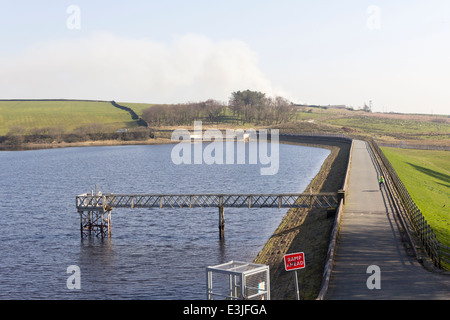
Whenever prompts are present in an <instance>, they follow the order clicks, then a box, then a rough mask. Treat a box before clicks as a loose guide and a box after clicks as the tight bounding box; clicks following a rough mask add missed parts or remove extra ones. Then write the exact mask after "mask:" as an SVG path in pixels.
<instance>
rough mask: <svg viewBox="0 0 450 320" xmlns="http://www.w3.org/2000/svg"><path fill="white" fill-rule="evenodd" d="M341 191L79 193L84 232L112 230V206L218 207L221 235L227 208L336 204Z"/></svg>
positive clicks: (331, 205)
mask: <svg viewBox="0 0 450 320" xmlns="http://www.w3.org/2000/svg"><path fill="white" fill-rule="evenodd" d="M339 198H340V197H339V195H338V193H319V194H307V193H297V194H296V193H291V194H112V193H107V194H102V193H97V194H93V193H91V194H89V193H85V194H82V195H79V196H77V197H76V207H77V210H78V212H79V214H80V219H81V223H80V225H81V236H82V237H85V236H88V235H91V233H92V232H93V233H94V234H95V235H96V236H100V237H106V236H109V235H110V234H111V210H112V209H113V208H211V207H216V208H219V231H220V237H221V238H222V237H223V234H224V226H225V219H224V208H249V209H250V208H333V207H337V206H338V201H339V200H340V199H339Z"/></svg>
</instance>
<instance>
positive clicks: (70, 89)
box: [0, 0, 450, 114]
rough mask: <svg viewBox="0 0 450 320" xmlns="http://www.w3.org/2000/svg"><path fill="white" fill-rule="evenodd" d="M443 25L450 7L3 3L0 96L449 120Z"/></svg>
mask: <svg viewBox="0 0 450 320" xmlns="http://www.w3.org/2000/svg"><path fill="white" fill-rule="evenodd" d="M71 5H75V6H77V8H78V9H79V16H78V15H76V11H69V12H68V8H69V7H70V6H71ZM449 22H450V1H448V0H428V1H407V0H404V1H402V0H397V1H392V0H391V1H386V0H385V1H376V0H373V1H365V0H341V1H331V0H328V1H325V0H316V1H299V0H297V1H294V0H277V1H268V0H259V1H253V0H240V1H235V0H227V1H213V0H208V1H207V0H195V1H175V0H171V1H167V0H164V1H161V0H158V1H153V0H151V1H138V0H129V1H95V0H94V1H92V0H91V1H84V0H79V1H77V0H71V1H55V0H53V1H50V0H44V1H25V0H17V1H0V43H1V46H0V74H1V77H0V99H9V98H30V99H31V98H73V99H105V100H116V101H124V102H148V103H177V102H188V101H199V100H206V99H209V98H212V99H217V100H221V101H227V100H228V98H229V97H230V95H231V92H233V91H236V90H246V89H251V90H258V91H262V92H265V93H267V94H269V95H275V94H278V95H282V96H284V97H286V98H288V99H291V100H292V101H294V102H296V103H309V104H321V105H328V104H346V105H348V106H353V107H354V108H358V107H362V106H363V104H364V103H367V104H368V103H369V101H370V100H371V101H372V104H373V109H374V111H395V112H403V113H433V114H439V113H440V114H450V112H449V111H450V103H449V101H450V99H449V98H450V24H449ZM68 25H69V26H68ZM73 27H75V28H73ZM78 27H79V28H78Z"/></svg>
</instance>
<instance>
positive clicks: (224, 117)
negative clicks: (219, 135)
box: [142, 90, 295, 127]
mask: <svg viewBox="0 0 450 320" xmlns="http://www.w3.org/2000/svg"><path fill="white" fill-rule="evenodd" d="M294 114H295V105H294V104H293V103H292V102H290V101H288V100H287V99H285V98H283V97H280V96H277V97H275V98H271V97H267V96H266V94H265V93H262V92H258V91H251V90H246V91H236V92H233V93H232V95H231V97H230V99H229V102H228V104H225V103H222V102H219V101H216V100H213V99H209V100H206V101H202V102H193V103H184V104H173V105H155V106H152V107H150V108H147V109H145V110H143V115H142V118H143V119H144V120H145V121H146V122H147V124H148V125H149V126H150V127H152V126H176V125H191V124H192V123H193V121H196V120H202V121H205V122H209V123H215V124H219V123H232V124H246V123H254V124H264V125H273V124H281V123H284V122H288V121H290V120H292V118H293V116H294Z"/></svg>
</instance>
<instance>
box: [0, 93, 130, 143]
mask: <svg viewBox="0 0 450 320" xmlns="http://www.w3.org/2000/svg"><path fill="white" fill-rule="evenodd" d="M92 123H102V124H103V125H106V126H107V127H109V128H111V129H112V130H114V129H115V130H117V129H120V128H125V127H135V126H136V124H135V121H132V120H131V117H130V114H129V113H128V112H126V111H123V110H120V109H118V108H115V107H113V106H112V105H111V104H110V103H109V102H90V101H0V135H5V134H7V133H8V132H9V131H10V130H11V128H14V127H23V128H24V129H25V130H30V129H33V128H43V127H60V126H61V127H63V128H64V129H65V130H66V132H70V131H71V130H73V129H75V128H77V127H80V126H82V125H86V124H92Z"/></svg>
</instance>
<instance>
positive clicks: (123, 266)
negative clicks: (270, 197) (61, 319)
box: [0, 144, 329, 300]
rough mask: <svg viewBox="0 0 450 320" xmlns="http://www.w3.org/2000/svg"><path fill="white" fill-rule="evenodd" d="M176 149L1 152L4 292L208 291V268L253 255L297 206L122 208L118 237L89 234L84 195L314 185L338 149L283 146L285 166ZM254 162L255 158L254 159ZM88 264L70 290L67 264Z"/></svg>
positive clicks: (16, 295)
mask: <svg viewBox="0 0 450 320" xmlns="http://www.w3.org/2000/svg"><path fill="white" fill-rule="evenodd" d="M172 148H173V145H155V146H114V147H86V148H67V149H51V150H35V151H14V152H8V151H3V152H0V256H1V259H0V299H152V300H157V299H161V300H163V299H164V300H165V299H179V300H184V299H205V297H206V294H205V292H206V280H205V267H206V266H209V265H217V264H220V263H224V262H228V261H231V260H240V261H248V262H251V261H252V260H253V259H254V258H255V257H256V255H257V253H258V252H259V251H260V250H261V249H262V247H263V246H264V244H265V242H266V241H267V240H268V239H269V237H270V236H271V235H272V233H273V232H274V231H275V229H276V228H277V226H278V224H279V223H280V221H281V219H282V217H283V216H284V215H285V214H286V212H287V210H286V209H283V210H278V209H250V210H249V209H234V208H225V219H226V227H225V241H223V242H221V241H219V236H218V227H217V223H218V209H217V208H209V209H208V208H197V209H187V208H185V209H133V210H131V209H114V210H113V213H112V237H111V238H110V239H105V240H102V239H98V238H95V237H94V238H92V239H84V240H81V237H80V230H79V224H80V217H79V214H78V213H77V211H76V209H75V196H76V195H77V194H81V193H86V192H90V191H91V190H92V189H94V188H95V185H97V186H98V188H99V189H100V190H102V191H103V192H112V193H227V192H230V193H231V192H232V193H284V192H302V191H304V189H305V188H306V186H307V185H308V184H309V182H310V181H311V179H312V178H313V177H314V176H315V175H316V174H317V172H318V171H319V169H320V167H321V165H322V163H323V161H324V160H325V158H326V157H327V156H328V155H329V151H328V150H326V149H318V148H309V147H300V146H293V145H283V144H282V145H280V146H279V150H280V160H279V171H278V174H276V175H273V176H261V175H260V166H259V165H250V164H243V165H206V164H202V165H175V164H173V162H172V161H171V150H172ZM246 163H248V161H247V162H246ZM70 265H77V266H79V267H80V270H81V289H80V290H69V289H68V288H67V285H66V282H67V279H68V277H69V276H70V274H67V273H66V271H67V267H68V266H70Z"/></svg>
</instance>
